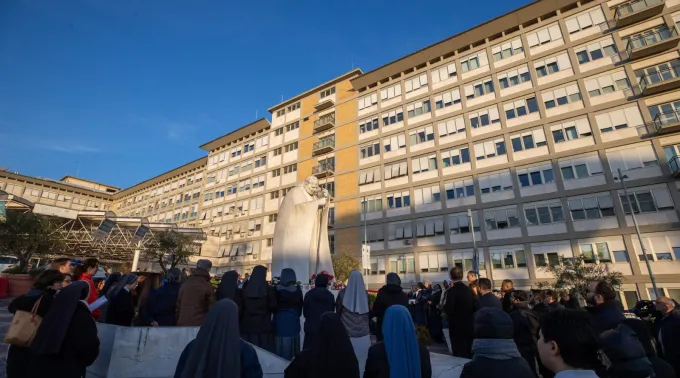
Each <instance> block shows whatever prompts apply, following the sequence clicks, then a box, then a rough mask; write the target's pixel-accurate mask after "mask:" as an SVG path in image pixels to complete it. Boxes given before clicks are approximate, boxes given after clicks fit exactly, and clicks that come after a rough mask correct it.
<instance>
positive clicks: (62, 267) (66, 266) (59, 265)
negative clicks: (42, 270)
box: [50, 257, 73, 273]
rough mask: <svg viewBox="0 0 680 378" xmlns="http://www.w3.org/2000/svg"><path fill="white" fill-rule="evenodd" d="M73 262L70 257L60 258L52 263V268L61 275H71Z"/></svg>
mask: <svg viewBox="0 0 680 378" xmlns="http://www.w3.org/2000/svg"><path fill="white" fill-rule="evenodd" d="M72 263H73V260H71V259H69V258H68V257H60V258H58V259H55V260H54V261H52V264H50V265H51V268H52V269H56V270H58V271H60V272H61V273H71V264H72Z"/></svg>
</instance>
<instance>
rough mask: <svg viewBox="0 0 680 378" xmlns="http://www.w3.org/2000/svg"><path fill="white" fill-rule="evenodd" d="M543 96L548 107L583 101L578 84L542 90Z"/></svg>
mask: <svg viewBox="0 0 680 378" xmlns="http://www.w3.org/2000/svg"><path fill="white" fill-rule="evenodd" d="M541 96H542V97H543V103H544V104H545V108H546V109H552V108H554V107H557V106H562V105H567V104H571V103H574V102H579V101H581V92H579V90H578V85H576V84H572V85H569V86H567V87H563V88H558V89H554V90H548V91H544V92H541Z"/></svg>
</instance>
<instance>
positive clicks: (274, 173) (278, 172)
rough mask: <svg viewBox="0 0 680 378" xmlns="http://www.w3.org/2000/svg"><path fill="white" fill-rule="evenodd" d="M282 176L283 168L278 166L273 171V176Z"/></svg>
mask: <svg viewBox="0 0 680 378" xmlns="http://www.w3.org/2000/svg"><path fill="white" fill-rule="evenodd" d="M279 176H281V169H280V168H277V169H274V170H273V171H272V177H279Z"/></svg>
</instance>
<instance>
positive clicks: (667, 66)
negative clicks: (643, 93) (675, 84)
mask: <svg viewBox="0 0 680 378" xmlns="http://www.w3.org/2000/svg"><path fill="white" fill-rule="evenodd" d="M678 76H680V59H674V60H672V61H670V62H665V63H661V64H657V65H655V66H651V67H647V68H643V69H640V70H637V71H635V77H636V78H637V82H638V83H641V84H644V85H653V84H657V83H660V82H662V81H668V80H673V79H675V78H677V77H678ZM643 82H644V83H643Z"/></svg>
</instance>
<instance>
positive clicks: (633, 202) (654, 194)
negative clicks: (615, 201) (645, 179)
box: [619, 187, 675, 214]
mask: <svg viewBox="0 0 680 378" xmlns="http://www.w3.org/2000/svg"><path fill="white" fill-rule="evenodd" d="M619 199H620V200H621V204H622V205H623V211H624V212H625V213H626V214H630V206H632V207H633V211H634V212H635V214H639V213H640V212H642V213H653V212H657V211H663V210H672V209H674V208H675V206H674V205H673V199H672V198H671V195H670V193H669V192H668V188H667V187H662V188H655V189H646V190H636V191H629V192H628V199H629V200H630V205H629V202H628V201H626V196H625V195H623V194H622V193H619Z"/></svg>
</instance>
